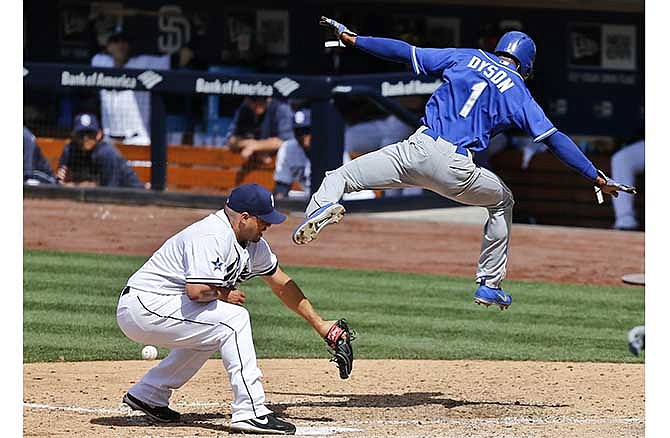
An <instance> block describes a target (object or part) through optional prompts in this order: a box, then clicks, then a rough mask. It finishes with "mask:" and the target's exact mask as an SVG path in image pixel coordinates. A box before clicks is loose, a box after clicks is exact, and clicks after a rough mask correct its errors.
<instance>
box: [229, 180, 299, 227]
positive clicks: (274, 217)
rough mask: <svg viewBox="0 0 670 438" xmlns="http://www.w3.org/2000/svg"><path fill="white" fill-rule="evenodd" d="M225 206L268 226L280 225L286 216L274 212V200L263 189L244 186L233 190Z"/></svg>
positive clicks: (256, 185) (261, 187)
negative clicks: (257, 219)
mask: <svg viewBox="0 0 670 438" xmlns="http://www.w3.org/2000/svg"><path fill="white" fill-rule="evenodd" d="M226 205H228V207H230V209H231V210H234V211H236V212H238V213H243V212H247V213H249V214H250V215H252V216H256V217H259V218H261V219H263V220H264V221H265V222H267V223H270V224H281V223H282V222H284V221H285V220H286V216H285V215H283V214H281V213H280V212H278V211H277V210H275V200H274V197H273V196H272V193H270V192H269V191H268V190H267V189H266V188H265V187H263V186H260V185H258V184H244V185H241V186H239V187H237V188H235V189H234V190H233V191H232V192H231V193H230V196H228V201H227V202H226Z"/></svg>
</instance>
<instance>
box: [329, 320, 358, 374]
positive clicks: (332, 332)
mask: <svg viewBox="0 0 670 438" xmlns="http://www.w3.org/2000/svg"><path fill="white" fill-rule="evenodd" d="M324 339H325V340H326V343H327V344H328V346H329V347H330V348H332V349H333V353H332V354H333V358H332V359H330V361H331V362H335V364H336V365H337V368H339V370H340V378H341V379H347V378H349V374H351V369H352V367H353V365H354V350H353V349H352V348H351V341H353V340H354V339H356V337H355V332H353V331H352V330H349V325H348V324H347V321H346V320H344V319H338V320H337V321H335V324H333V325H332V326H331V327H330V329H329V330H328V333H327V334H326V336H325V337H324Z"/></svg>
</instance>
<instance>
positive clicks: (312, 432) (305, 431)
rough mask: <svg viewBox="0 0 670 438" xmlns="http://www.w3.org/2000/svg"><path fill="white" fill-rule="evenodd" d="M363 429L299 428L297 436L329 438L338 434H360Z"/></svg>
mask: <svg viewBox="0 0 670 438" xmlns="http://www.w3.org/2000/svg"><path fill="white" fill-rule="evenodd" d="M361 430H363V429H355V428H353V427H297V428H296V431H295V434H296V435H303V436H327V435H334V434H336V433H345V432H360V431H361Z"/></svg>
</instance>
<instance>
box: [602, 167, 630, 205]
mask: <svg viewBox="0 0 670 438" xmlns="http://www.w3.org/2000/svg"><path fill="white" fill-rule="evenodd" d="M595 185H596V187H598V188H600V190H602V192H603V193H606V194H608V195H611V196H614V197H615V198H616V197H618V196H619V192H626V193H630V194H631V195H634V194H636V193H637V189H636V188H635V187H633V186H629V185H626V184H621V183H619V182H617V181H614V180H613V179H612V178H610V177H608V176H607V175H605V172H603V171H602V170H598V177H596V181H595Z"/></svg>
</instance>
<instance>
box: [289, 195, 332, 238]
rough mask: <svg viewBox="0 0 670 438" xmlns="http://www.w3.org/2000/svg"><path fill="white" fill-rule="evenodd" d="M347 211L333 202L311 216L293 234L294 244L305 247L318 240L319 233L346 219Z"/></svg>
mask: <svg viewBox="0 0 670 438" xmlns="http://www.w3.org/2000/svg"><path fill="white" fill-rule="evenodd" d="M344 212H345V209H344V207H342V206H341V205H340V204H338V203H337V202H331V203H330V204H326V205H324V206H323V207H321V208H319V209H318V210H317V211H315V212H314V213H312V214H310V215H309V216H308V217H307V219H305V220H304V221H303V222H302V223H301V224H300V225H298V228H296V229H295V231H294V232H293V243H295V244H296V245H304V244H306V243H309V242H311V241H312V240H314V239H316V236H318V235H319V232H321V230H323V229H324V228H325V227H326V226H328V225H330V224H336V223H338V222H339V221H341V220H342V218H343V217H344Z"/></svg>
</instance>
